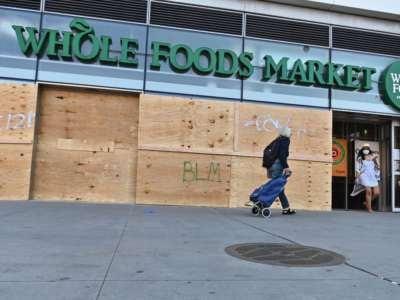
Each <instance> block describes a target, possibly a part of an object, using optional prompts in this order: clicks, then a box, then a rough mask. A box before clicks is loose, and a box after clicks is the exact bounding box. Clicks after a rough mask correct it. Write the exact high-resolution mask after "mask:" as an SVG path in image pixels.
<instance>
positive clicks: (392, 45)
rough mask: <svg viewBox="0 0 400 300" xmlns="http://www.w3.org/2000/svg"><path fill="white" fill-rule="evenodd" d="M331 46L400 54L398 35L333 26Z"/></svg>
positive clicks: (399, 38)
mask: <svg viewBox="0 0 400 300" xmlns="http://www.w3.org/2000/svg"><path fill="white" fill-rule="evenodd" d="M332 40H333V47H334V48H340V49H349V50H357V51H364V52H371V53H381V54H387V55H395V56H400V36H399V35H390V34H383V33H378V32H370V31H362V30H354V29H348V28H341V27H333V39H332Z"/></svg>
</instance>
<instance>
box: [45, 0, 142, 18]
mask: <svg viewBox="0 0 400 300" xmlns="http://www.w3.org/2000/svg"><path fill="white" fill-rule="evenodd" d="M45 10H46V11H49V12H58V13H64V14H71V15H80V16H87V17H97V18H104V19H113V20H121V21H129V22H138V23H146V17H147V1H144V0H118V1H114V0H98V1H93V0H46V6H45Z"/></svg>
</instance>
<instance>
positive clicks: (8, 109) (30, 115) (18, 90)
mask: <svg viewBox="0 0 400 300" xmlns="http://www.w3.org/2000/svg"><path fill="white" fill-rule="evenodd" d="M36 99H37V87H36V86H35V85H33V84H0V144H1V143H10V144H18V143H27V144H29V143H32V142H33V131H34V125H35V113H36Z"/></svg>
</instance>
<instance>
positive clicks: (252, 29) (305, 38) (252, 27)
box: [246, 15, 329, 47]
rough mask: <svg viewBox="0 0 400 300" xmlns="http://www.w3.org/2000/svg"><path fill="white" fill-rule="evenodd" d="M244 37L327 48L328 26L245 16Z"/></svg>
mask: <svg viewBox="0 0 400 300" xmlns="http://www.w3.org/2000/svg"><path fill="white" fill-rule="evenodd" d="M246 36H248V37H256V38H262V39H272V40H278V41H286V42H294V43H300V44H307V45H317V46H324V47H329V26H327V25H319V24H312V23H305V22H297V21H289V20H282V19H275V18H268V17H261V16H254V15H247V16H246Z"/></svg>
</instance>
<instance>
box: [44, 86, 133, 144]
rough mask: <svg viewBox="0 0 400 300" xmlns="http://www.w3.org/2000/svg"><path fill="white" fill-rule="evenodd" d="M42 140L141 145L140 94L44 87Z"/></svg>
mask: <svg viewBox="0 0 400 300" xmlns="http://www.w3.org/2000/svg"><path fill="white" fill-rule="evenodd" d="M40 94H41V95H40V98H41V108H42V109H41V111H40V139H39V143H42V144H43V143H54V141H55V143H57V140H58V139H76V140H90V141H91V143H97V144H107V143H109V142H110V141H113V142H114V144H115V148H117V149H130V148H136V147H137V126H138V96H137V95H136V94H127V93H118V92H115V91H112V92H107V91H95V90H89V89H77V88H59V87H46V88H44V89H43V90H41V93H40Z"/></svg>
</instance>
